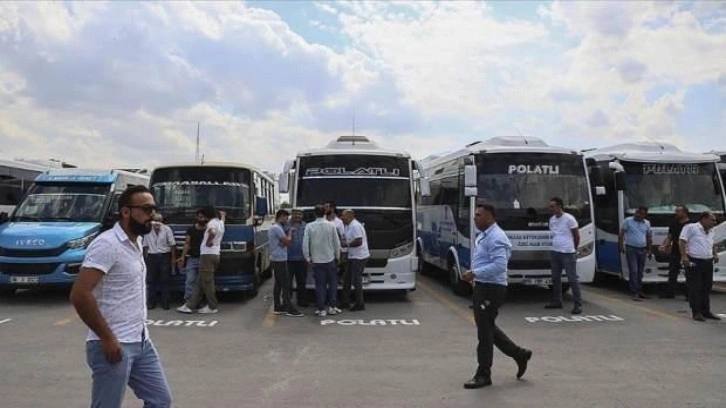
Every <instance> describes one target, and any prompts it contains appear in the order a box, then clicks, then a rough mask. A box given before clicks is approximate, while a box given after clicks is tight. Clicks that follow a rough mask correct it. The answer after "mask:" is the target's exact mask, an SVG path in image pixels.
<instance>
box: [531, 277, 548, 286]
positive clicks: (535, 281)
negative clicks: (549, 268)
mask: <svg viewBox="0 0 726 408" xmlns="http://www.w3.org/2000/svg"><path fill="white" fill-rule="evenodd" d="M524 283H525V284H526V285H550V284H552V279H547V278H533V279H525V280H524Z"/></svg>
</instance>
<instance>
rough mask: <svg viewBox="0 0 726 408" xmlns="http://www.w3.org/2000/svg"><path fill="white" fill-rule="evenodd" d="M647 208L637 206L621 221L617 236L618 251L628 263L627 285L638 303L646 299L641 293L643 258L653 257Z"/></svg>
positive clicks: (643, 268)
mask: <svg viewBox="0 0 726 408" xmlns="http://www.w3.org/2000/svg"><path fill="white" fill-rule="evenodd" d="M647 216H648V207H644V206H639V207H638V208H637V209H636V210H635V214H634V215H633V216H632V217H628V218H626V219H625V220H624V221H623V226H622V227H621V228H620V235H619V236H618V249H619V250H620V252H621V253H624V254H625V258H626V259H627V261H628V272H629V276H628V283H629V285H630V294H631V295H632V299H633V300H635V301H640V300H641V299H648V296H646V295H645V294H644V293H643V271H644V270H645V257H646V255H647V256H648V258H652V257H653V252H652V247H653V236H652V235H653V234H652V232H651V230H650V221H648V220H646V219H645V217H647Z"/></svg>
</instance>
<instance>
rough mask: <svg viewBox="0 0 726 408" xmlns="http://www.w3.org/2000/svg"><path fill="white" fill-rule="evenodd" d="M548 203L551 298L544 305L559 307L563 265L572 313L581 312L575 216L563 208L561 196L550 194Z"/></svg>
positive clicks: (577, 231) (560, 305) (578, 244)
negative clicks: (550, 244) (550, 197)
mask: <svg viewBox="0 0 726 408" xmlns="http://www.w3.org/2000/svg"><path fill="white" fill-rule="evenodd" d="M549 207H550V211H552V217H551V218H550V222H549V224H550V232H551V233H552V251H551V252H550V262H551V265H552V301H551V302H550V303H548V304H547V305H545V308H546V309H562V269H564V270H565V273H566V274H567V280H568V282H569V283H570V287H571V288H572V297H573V300H574V303H575V307H574V308H573V309H572V314H580V313H582V297H581V295H580V284H579V282H578V276H577V248H578V247H579V246H580V230H579V229H578V225H577V220H576V219H575V217H573V216H572V215H571V214H568V213H566V212H565V211H564V203H563V201H562V199H561V198H559V197H553V198H552V199H551V200H550V203H549Z"/></svg>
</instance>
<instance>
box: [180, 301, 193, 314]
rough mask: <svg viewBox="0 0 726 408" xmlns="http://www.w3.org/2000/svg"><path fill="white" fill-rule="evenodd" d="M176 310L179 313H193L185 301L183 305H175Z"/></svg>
mask: <svg viewBox="0 0 726 408" xmlns="http://www.w3.org/2000/svg"><path fill="white" fill-rule="evenodd" d="M176 311H177V312H179V313H186V314H192V313H194V310H192V309H190V308H189V307H188V306H187V305H186V303H185V304H183V305H181V306H179V307H177V308H176Z"/></svg>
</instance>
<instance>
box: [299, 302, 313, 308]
mask: <svg viewBox="0 0 726 408" xmlns="http://www.w3.org/2000/svg"><path fill="white" fill-rule="evenodd" d="M308 306H310V304H309V303H308V302H297V307H308Z"/></svg>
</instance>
